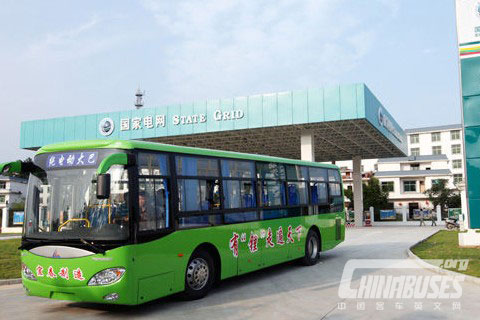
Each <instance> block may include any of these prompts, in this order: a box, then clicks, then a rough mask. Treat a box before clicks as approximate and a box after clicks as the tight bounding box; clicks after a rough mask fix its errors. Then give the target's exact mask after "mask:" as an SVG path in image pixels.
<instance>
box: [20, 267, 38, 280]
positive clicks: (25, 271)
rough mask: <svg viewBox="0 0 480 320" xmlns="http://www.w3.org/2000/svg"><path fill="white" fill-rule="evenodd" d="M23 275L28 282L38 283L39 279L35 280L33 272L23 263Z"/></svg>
mask: <svg viewBox="0 0 480 320" xmlns="http://www.w3.org/2000/svg"><path fill="white" fill-rule="evenodd" d="M22 274H23V276H24V277H25V278H27V279H28V280H33V281H37V278H35V275H34V274H33V272H32V270H30V269H29V268H28V267H27V265H26V264H24V263H22Z"/></svg>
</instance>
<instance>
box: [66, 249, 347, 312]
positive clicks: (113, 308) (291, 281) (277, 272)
mask: <svg viewBox="0 0 480 320" xmlns="http://www.w3.org/2000/svg"><path fill="white" fill-rule="evenodd" d="M335 260H339V257H338V253H336V252H334V251H328V252H325V253H322V255H321V259H320V262H319V263H318V264H317V265H315V266H312V267H306V266H303V265H301V263H300V262H299V261H298V260H295V261H289V262H285V263H282V264H278V265H274V266H271V267H268V268H265V269H261V270H257V271H254V272H251V273H247V274H244V275H240V276H237V277H232V278H229V279H226V280H223V281H221V282H220V283H219V284H217V286H216V287H214V288H213V289H212V291H211V292H210V294H209V295H208V296H207V297H205V298H203V299H200V300H196V301H189V300H185V299H184V298H183V296H182V294H181V293H178V294H174V295H171V296H168V297H164V298H160V299H157V300H153V301H150V302H147V303H144V304H141V305H138V306H123V305H109V304H96V303H83V302H73V303H68V304H67V307H68V308H80V309H90V310H96V311H99V312H100V313H101V314H102V315H103V316H112V317H115V318H119V317H132V316H141V315H149V314H152V313H157V312H162V311H176V310H178V312H185V311H190V312H195V310H196V309H198V308H205V307H215V306H221V305H229V304H233V303H239V302H241V301H243V300H250V299H255V298H259V297H264V296H269V295H275V294H278V293H279V292H283V293H288V292H289V291H295V290H300V289H308V288H311V289H312V290H319V289H315V288H316V287H319V286H321V285H324V284H327V283H332V281H340V277H341V271H342V269H343V268H340V270H338V279H332V277H331V273H329V274H328V275H327V274H326V273H325V272H324V268H326V267H327V263H328V264H332V263H333V262H335ZM337 263H338V261H337ZM342 265H343V264H342ZM328 267H329V268H331V266H328ZM285 279H287V280H285ZM334 286H336V284H335V283H334V284H331V285H328V284H327V285H326V286H322V288H323V289H326V288H330V287H334ZM259 288H260V289H259Z"/></svg>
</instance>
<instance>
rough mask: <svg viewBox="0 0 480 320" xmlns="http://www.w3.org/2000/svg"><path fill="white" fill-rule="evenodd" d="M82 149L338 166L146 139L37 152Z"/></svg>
mask: <svg viewBox="0 0 480 320" xmlns="http://www.w3.org/2000/svg"><path fill="white" fill-rule="evenodd" d="M83 149H128V150H131V149H143V150H154V151H165V152H175V153H185V154H193V155H204V156H214V157H223V158H232V159H245V160H254V161H266V162H280V163H288V164H296V165H306V166H315V167H324V168H332V169H338V167H337V166H335V165H333V164H325V163H319V162H310V161H303V160H295V159H287V158H278V157H271V156H264V155H258V154H249V153H240V152H232V151H223V150H213V149H203V148H193V147H184V146H175V145H170V144H163V143H156V142H146V141H138V140H128V141H127V140H81V141H70V142H61V143H55V144H50V145H46V146H43V147H42V148H40V149H39V150H38V152H37V154H43V153H50V152H61V151H71V150H83Z"/></svg>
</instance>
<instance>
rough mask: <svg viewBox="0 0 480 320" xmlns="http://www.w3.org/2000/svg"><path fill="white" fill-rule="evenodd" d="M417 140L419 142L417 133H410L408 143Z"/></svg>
mask: <svg viewBox="0 0 480 320" xmlns="http://www.w3.org/2000/svg"><path fill="white" fill-rule="evenodd" d="M419 142H420V136H419V135H418V134H412V135H410V143H419Z"/></svg>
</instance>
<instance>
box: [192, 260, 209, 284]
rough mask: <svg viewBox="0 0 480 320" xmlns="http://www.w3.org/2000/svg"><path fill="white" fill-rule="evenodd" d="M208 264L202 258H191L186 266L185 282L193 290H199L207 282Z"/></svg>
mask: <svg viewBox="0 0 480 320" xmlns="http://www.w3.org/2000/svg"><path fill="white" fill-rule="evenodd" d="M208 275H209V271H208V264H207V262H206V261H205V260H203V259H202V258H195V259H193V260H192V261H191V262H190V264H189V265H188V268H187V283H188V285H189V286H190V288H192V289H194V290H201V289H202V288H203V287H205V285H206V284H207V282H208Z"/></svg>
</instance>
